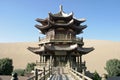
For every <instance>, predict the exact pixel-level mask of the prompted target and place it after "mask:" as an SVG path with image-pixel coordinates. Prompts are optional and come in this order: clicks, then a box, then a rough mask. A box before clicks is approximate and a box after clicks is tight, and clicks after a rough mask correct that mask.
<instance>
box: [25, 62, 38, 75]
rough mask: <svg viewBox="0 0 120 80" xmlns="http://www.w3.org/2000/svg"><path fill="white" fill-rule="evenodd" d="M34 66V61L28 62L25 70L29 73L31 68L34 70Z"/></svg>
mask: <svg viewBox="0 0 120 80" xmlns="http://www.w3.org/2000/svg"><path fill="white" fill-rule="evenodd" d="M34 66H36V64H35V63H28V64H27V67H26V72H27V73H30V72H31V71H32V70H34Z"/></svg>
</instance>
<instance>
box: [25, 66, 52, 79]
mask: <svg viewBox="0 0 120 80" xmlns="http://www.w3.org/2000/svg"><path fill="white" fill-rule="evenodd" d="M50 74H51V68H50V67H49V69H48V70H45V67H44V68H43V71H41V72H39V71H38V69H35V75H34V76H31V77H29V78H28V79H27V80H46V79H47V78H48V77H50Z"/></svg>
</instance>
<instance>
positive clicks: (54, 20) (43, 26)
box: [28, 7, 94, 54]
mask: <svg viewBox="0 0 120 80" xmlns="http://www.w3.org/2000/svg"><path fill="white" fill-rule="evenodd" d="M36 21H37V22H39V23H40V24H37V25H35V27H36V28H38V29H39V30H40V31H41V33H42V34H45V35H46V34H47V33H48V32H49V31H50V30H51V29H52V30H56V29H57V28H61V29H65V30H66V31H67V30H68V29H69V30H72V32H74V36H75V37H74V39H69V40H65V39H64V40H61V42H63V43H64V42H65V41H66V43H65V44H69V45H64V44H63V45H64V46H61V44H62V43H58V40H57V41H55V40H54V41H52V40H49V41H47V39H44V43H43V40H42V41H40V42H39V43H40V44H39V47H37V48H32V47H29V48H28V49H29V50H30V51H32V52H34V53H36V54H43V52H47V51H51V52H54V51H73V52H75V53H80V54H87V53H89V52H91V51H92V50H94V48H93V47H91V48H83V47H82V46H83V45H84V43H83V40H82V39H76V35H77V34H80V33H82V30H83V29H85V28H86V27H87V26H86V25H82V24H81V23H83V22H85V21H86V20H85V19H76V18H74V17H73V13H70V14H66V13H65V12H64V11H63V10H62V7H61V8H60V11H59V12H58V13H56V14H52V13H49V15H48V17H47V18H45V19H40V18H37V19H36ZM64 35H66V34H64ZM54 39H55V38H54ZM70 41H71V43H68V42H70ZM50 43H51V44H50ZM56 43H58V44H60V45H54V44H56Z"/></svg>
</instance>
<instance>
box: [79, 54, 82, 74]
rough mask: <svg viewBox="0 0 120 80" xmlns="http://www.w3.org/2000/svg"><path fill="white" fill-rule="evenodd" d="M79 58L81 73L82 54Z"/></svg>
mask: <svg viewBox="0 0 120 80" xmlns="http://www.w3.org/2000/svg"><path fill="white" fill-rule="evenodd" d="M79 60H80V72H81V73H82V55H80V57H79Z"/></svg>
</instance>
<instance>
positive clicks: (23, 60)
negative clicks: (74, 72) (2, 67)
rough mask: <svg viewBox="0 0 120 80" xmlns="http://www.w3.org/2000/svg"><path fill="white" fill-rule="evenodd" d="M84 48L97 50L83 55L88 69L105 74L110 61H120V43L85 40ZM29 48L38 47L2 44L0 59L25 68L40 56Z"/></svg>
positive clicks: (35, 44)
mask: <svg viewBox="0 0 120 80" xmlns="http://www.w3.org/2000/svg"><path fill="white" fill-rule="evenodd" d="M84 42H85V45H84V47H94V48H95V50H94V51H92V52H90V53H89V54H87V55H83V61H84V60H85V61H86V65H87V69H88V70H89V71H90V72H94V71H95V70H96V71H97V72H99V73H100V74H103V73H105V70H104V67H105V64H106V61H107V60H109V59H113V58H117V59H120V42H113V41H105V40H84ZM28 46H37V43H35V42H18V43H0V58H5V57H9V58H12V59H13V65H14V69H16V68H17V69H18V68H25V67H26V65H27V63H28V62H36V60H39V56H38V55H36V54H33V53H32V52H30V51H29V50H27V47H28Z"/></svg>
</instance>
